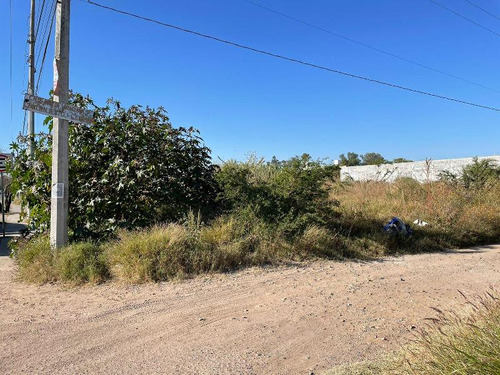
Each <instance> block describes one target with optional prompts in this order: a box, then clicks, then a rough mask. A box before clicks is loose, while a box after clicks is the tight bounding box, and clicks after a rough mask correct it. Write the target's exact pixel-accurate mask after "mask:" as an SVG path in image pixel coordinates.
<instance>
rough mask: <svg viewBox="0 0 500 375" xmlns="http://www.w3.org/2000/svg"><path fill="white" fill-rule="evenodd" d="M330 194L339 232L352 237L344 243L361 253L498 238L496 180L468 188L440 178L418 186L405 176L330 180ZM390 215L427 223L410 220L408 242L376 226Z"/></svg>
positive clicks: (460, 244)
mask: <svg viewBox="0 0 500 375" xmlns="http://www.w3.org/2000/svg"><path fill="white" fill-rule="evenodd" d="M330 194H331V199H336V200H338V201H339V202H340V207H339V214H340V223H341V226H342V228H343V232H342V233H343V234H344V235H345V236H346V237H348V238H349V239H350V241H352V243H351V244H350V245H349V246H347V247H348V248H350V249H351V250H353V251H356V250H357V251H358V252H361V253H365V254H366V255H371V254H370V253H372V254H373V255H374V256H377V255H381V254H380V253H381V249H383V250H382V252H385V253H398V252H422V251H436V250H442V249H445V248H457V247H466V246H474V245H483V244H489V243H494V242H498V241H500V183H496V184H494V185H492V186H488V187H487V188H484V189H476V190H468V189H465V188H462V187H457V186H451V185H449V184H446V183H444V182H432V183H426V184H419V183H418V182H416V181H414V180H412V179H407V178H405V179H400V180H399V181H397V182H395V183H393V184H389V183H385V182H375V181H373V182H351V183H343V184H335V185H332V189H331V193H330ZM393 216H397V217H400V218H401V219H403V220H404V221H405V222H406V223H410V224H411V223H412V222H413V221H414V220H416V219H421V220H423V221H425V222H428V223H429V225H428V226H426V227H417V226H415V225H413V224H411V225H412V228H413V229H414V230H415V234H414V236H413V238H412V239H410V240H409V241H401V239H399V240H398V241H387V236H385V235H383V234H382V233H381V227H382V225H383V224H385V223H387V222H388V221H389V220H390V219H391V218H392V217H393ZM366 239H370V240H373V241H375V242H377V243H378V249H377V246H368V249H366V246H363V242H364V241H365V240H366ZM359 242H361V245H360V246H357V245H358V244H359ZM372 245H374V244H372ZM370 247H371V248H373V250H374V251H371V250H370ZM363 248H365V249H363Z"/></svg>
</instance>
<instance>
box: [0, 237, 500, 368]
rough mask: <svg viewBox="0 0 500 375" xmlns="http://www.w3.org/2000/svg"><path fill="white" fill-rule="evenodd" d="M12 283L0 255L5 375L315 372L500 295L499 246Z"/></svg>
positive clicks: (0, 364) (390, 345) (393, 344)
mask: <svg viewBox="0 0 500 375" xmlns="http://www.w3.org/2000/svg"><path fill="white" fill-rule="evenodd" d="M14 275H15V269H14V265H13V264H12V261H11V260H10V259H8V258H7V257H0V319H1V322H0V373H2V374H9V373H14V374H19V373H37V374H96V373H105V374H160V373H163V374H310V373H311V372H314V373H316V374H317V373H321V372H322V371H323V370H326V369H329V368H331V367H333V366H334V365H336V364H339V363H344V362H348V361H359V360H364V359H371V358H375V357H377V356H378V355H380V354H381V353H382V352H384V351H388V350H390V349H394V348H398V347H399V345H400V344H401V343H405V342H406V341H407V340H408V339H409V338H410V337H411V333H409V330H411V327H412V326H415V327H419V326H421V325H422V324H423V321H422V319H423V318H425V317H429V316H433V315H434V314H433V312H432V310H431V309H430V307H431V306H436V307H441V308H450V307H455V306H458V305H460V304H462V302H463V300H462V297H461V296H460V295H459V293H458V292H457V290H461V291H463V292H465V293H466V294H471V293H481V292H483V291H484V290H486V289H487V288H488V286H490V285H492V286H495V287H497V288H498V287H500V246H490V247H483V248H480V249H476V250H464V251H459V252H449V253H440V254H424V255H416V256H405V257H401V258H390V259H385V260H383V261H378V262H370V263H356V262H345V263H339V262H327V261H322V262H316V263H313V264H310V265H308V266H290V267H282V268H278V269H276V268H274V269H250V270H246V271H241V272H238V273H235V274H229V275H216V276H212V277H202V278H198V279H194V280H189V281H186V282H181V283H161V284H149V285H140V286H123V285H116V284H113V283H108V284H104V285H101V286H94V287H83V288H80V289H76V290H75V289H73V290H65V289H63V288H62V287H60V286H57V285H44V286H33V285H26V284H21V283H17V282H15V281H13V277H14Z"/></svg>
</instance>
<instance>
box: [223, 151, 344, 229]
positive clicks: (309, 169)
mask: <svg viewBox="0 0 500 375" xmlns="http://www.w3.org/2000/svg"><path fill="white" fill-rule="evenodd" d="M336 169H337V167H336V166H333V165H326V164H323V163H322V162H320V161H314V160H312V159H311V157H310V156H309V155H307V154H304V155H302V156H301V157H294V158H292V159H290V160H287V161H281V162H280V161H277V160H273V161H272V162H270V163H266V162H264V161H263V160H262V159H256V158H255V157H252V158H250V159H249V160H248V161H246V162H243V163H239V162H235V161H230V162H227V163H224V164H223V165H222V167H221V170H220V171H219V172H218V174H217V181H218V183H219V185H220V189H221V193H220V196H219V199H220V201H221V202H222V205H223V207H224V209H225V211H226V212H233V213H235V212H236V213H240V212H245V213H250V214H251V215H254V216H255V217H256V218H257V219H259V220H261V221H263V222H265V223H267V224H268V225H271V226H274V227H275V228H277V229H278V230H279V231H281V232H283V233H285V234H286V235H287V236H293V235H295V234H300V233H302V232H303V231H304V230H305V229H306V228H307V227H308V226H310V225H320V226H321V225H327V224H328V223H330V222H331V220H332V217H333V216H332V214H333V210H332V208H333V206H334V204H333V202H332V201H330V200H329V199H328V185H327V182H328V181H331V180H332V179H333V178H334V174H335V170H336Z"/></svg>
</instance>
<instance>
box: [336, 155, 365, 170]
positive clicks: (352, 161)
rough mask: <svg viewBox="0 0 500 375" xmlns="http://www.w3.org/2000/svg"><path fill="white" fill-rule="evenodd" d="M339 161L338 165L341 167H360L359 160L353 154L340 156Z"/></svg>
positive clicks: (357, 156)
mask: <svg viewBox="0 0 500 375" xmlns="http://www.w3.org/2000/svg"><path fill="white" fill-rule="evenodd" d="M339 159H340V160H339V164H340V165H341V166H346V167H355V166H357V165H361V159H360V158H359V155H358V154H356V153H355V152H348V153H347V156H345V155H344V154H340V156H339Z"/></svg>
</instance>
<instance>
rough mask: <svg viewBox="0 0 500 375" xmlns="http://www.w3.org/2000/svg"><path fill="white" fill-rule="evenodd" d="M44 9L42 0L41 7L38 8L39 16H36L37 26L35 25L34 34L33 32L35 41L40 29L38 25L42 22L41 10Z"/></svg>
mask: <svg viewBox="0 0 500 375" xmlns="http://www.w3.org/2000/svg"><path fill="white" fill-rule="evenodd" d="M44 8H45V0H43V2H42V6H41V7H39V13H40V14H39V16H38V24H37V27H36V32H35V41H36V40H37V38H38V30H39V29H40V24H41V21H42V15H43V9H44Z"/></svg>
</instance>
